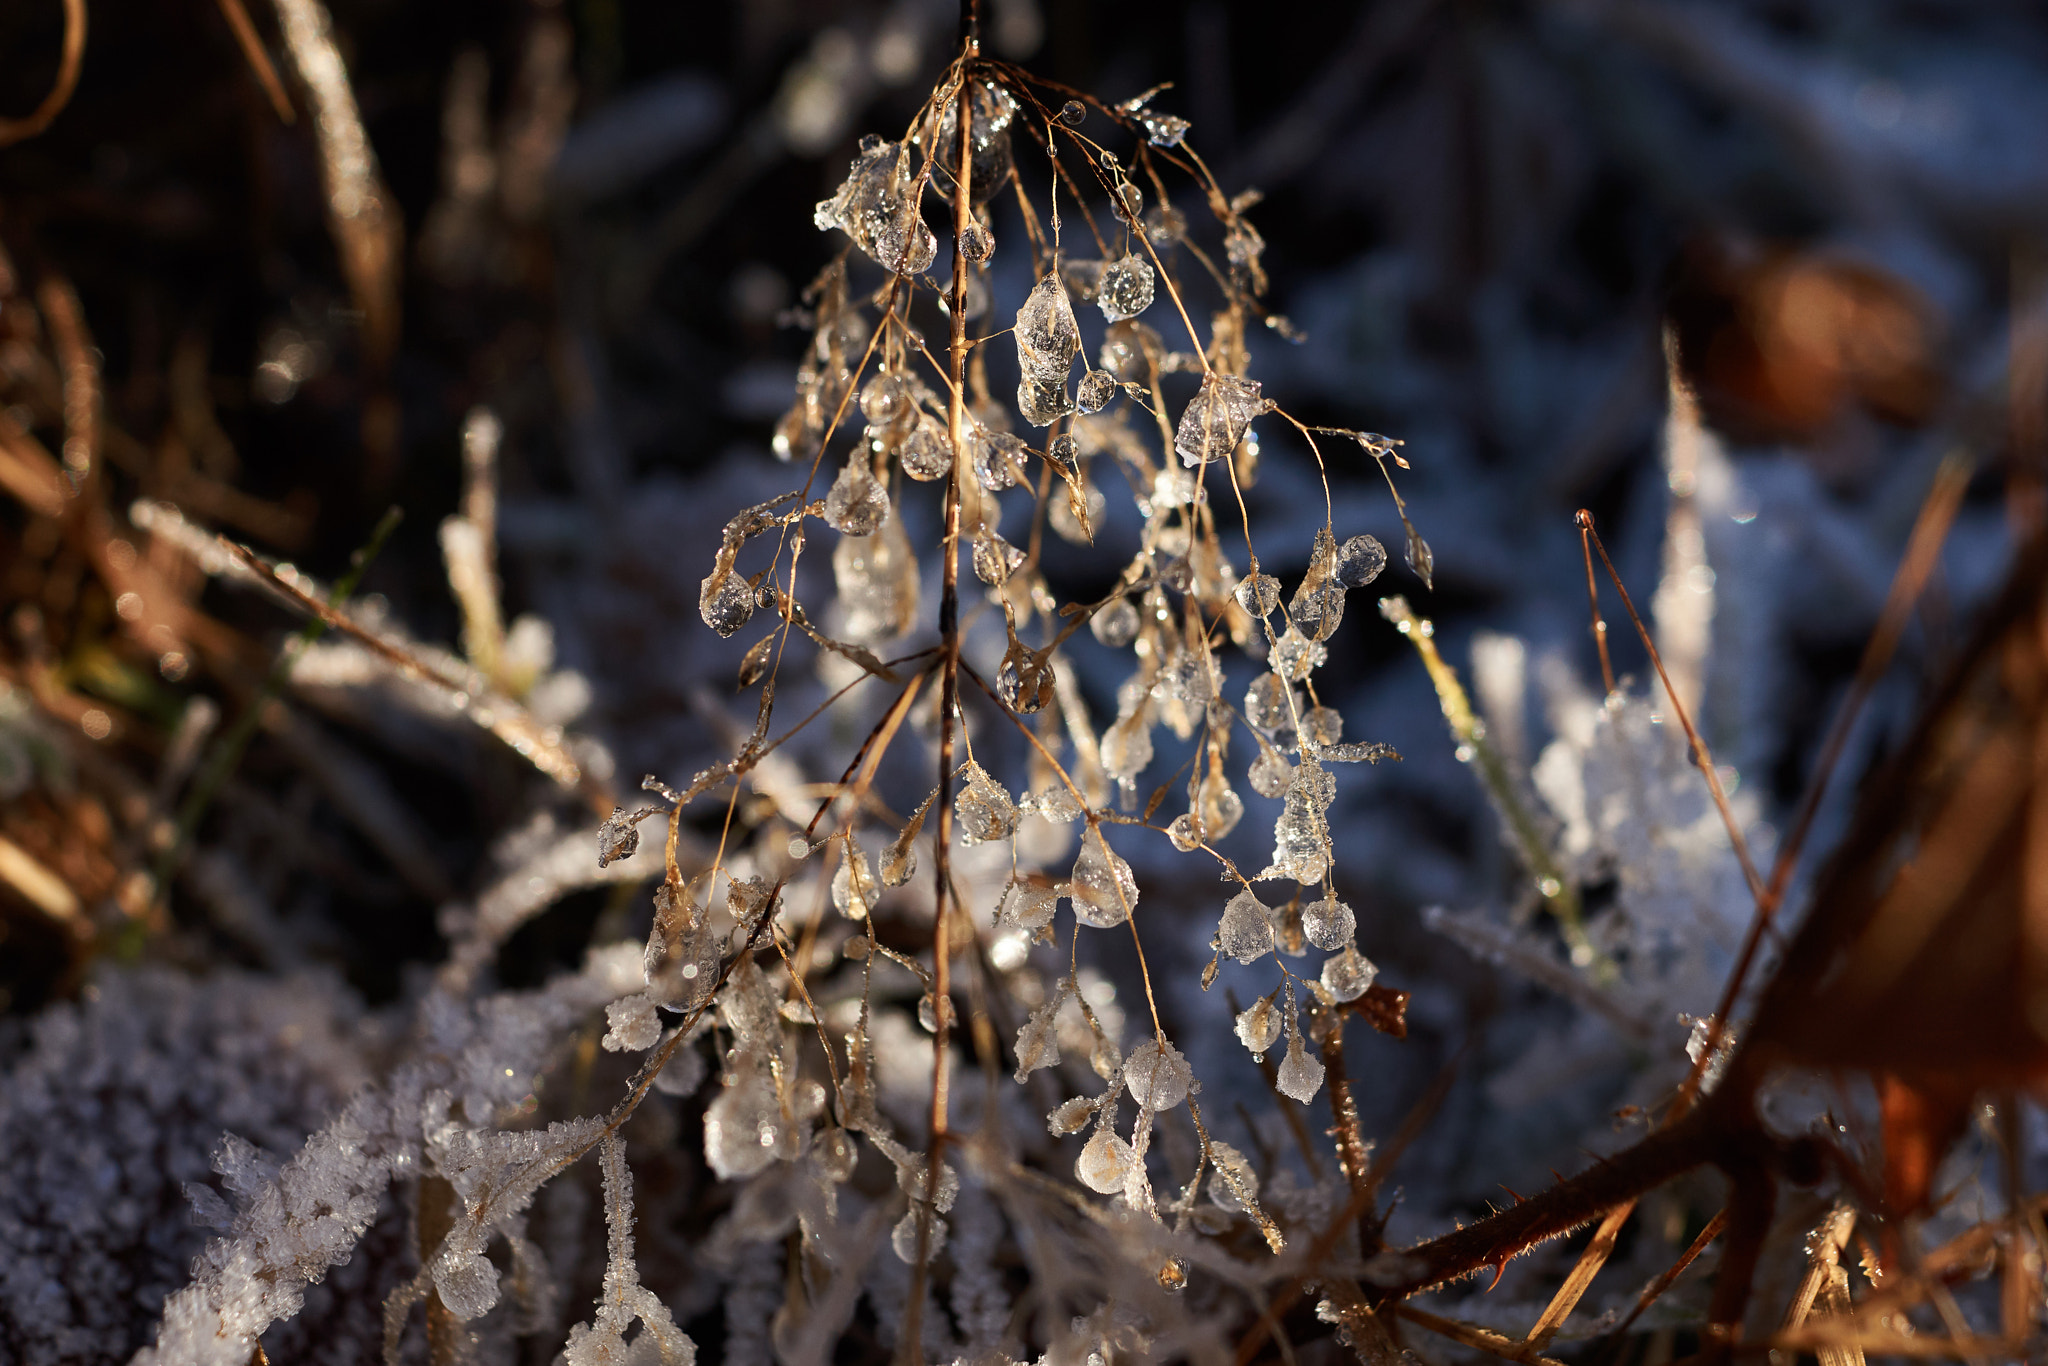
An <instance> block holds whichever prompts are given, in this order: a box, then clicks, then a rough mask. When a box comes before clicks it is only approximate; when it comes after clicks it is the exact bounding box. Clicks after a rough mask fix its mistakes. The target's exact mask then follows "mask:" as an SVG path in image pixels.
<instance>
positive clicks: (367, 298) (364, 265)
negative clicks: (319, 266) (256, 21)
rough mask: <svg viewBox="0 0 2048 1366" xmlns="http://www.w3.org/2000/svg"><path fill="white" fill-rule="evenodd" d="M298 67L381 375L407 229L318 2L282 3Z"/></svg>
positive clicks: (395, 315)
mask: <svg viewBox="0 0 2048 1366" xmlns="http://www.w3.org/2000/svg"><path fill="white" fill-rule="evenodd" d="M276 4H277V16H278V23H279V27H280V28H281V29H282V30H283V31H284V40H285V48H286V50H287V51H288V52H289V53H290V54H291V58H292V65H293V67H294V68H295V69H296V70H297V71H298V74H299V79H300V80H301V81H303V82H304V83H305V86H306V91H307V93H308V94H309V95H310V96H311V98H312V105H313V129H314V133H315V135H316V136H317V137H318V139H319V143H320V170H321V175H322V178H323V180H324V182H325V187H326V191H327V216H328V223H329V226H330V227H331V229H332V230H333V233H334V238H335V245H336V246H337V247H339V248H340V251H341V267H342V273H343V274H344V275H345V276H346V277H347V279H348V286H349V293H350V294H351V295H352V296H353V297H354V299H355V304H356V307H357V308H359V309H361V310H362V314H363V342H364V347H365V349H366V350H367V352H368V354H369V358H370V361H371V364H372V366H373V367H374V368H376V369H379V370H381V369H382V368H383V367H384V365H385V364H386V363H387V362H388V361H389V360H390V357H391V355H392V352H393V351H394V350H395V349H396V347H397V345H398V327H399V271H400V268H401V266H402V265H403V264H404V228H403V225H402V224H401V223H400V220H399V213H398V203H397V201H396V200H394V199H393V198H392V197H391V191H390V190H389V189H388V188H386V186H385V184H384V180H383V177H382V175H381V174H380V173H379V171H378V169H377V154H376V152H375V151H373V150H372V149H371V147H370V138H369V134H368V133H367V132H365V131H364V129H363V116H362V112H361V110H359V109H358V108H357V107H356V96H355V91H354V89H353V88H351V86H350V84H349V78H348V67H347V66H346V64H345V63H344V62H343V61H342V58H341V50H340V48H339V47H337V46H336V45H335V39H334V21H333V19H332V17H331V16H330V15H329V14H328V12H327V7H326V6H325V5H323V4H321V3H320V0H276Z"/></svg>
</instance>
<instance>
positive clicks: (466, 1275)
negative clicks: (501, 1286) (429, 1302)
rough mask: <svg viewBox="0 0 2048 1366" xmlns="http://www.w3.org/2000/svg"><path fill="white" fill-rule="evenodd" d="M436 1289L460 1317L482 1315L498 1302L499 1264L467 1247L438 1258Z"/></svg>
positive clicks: (457, 1316) (448, 1252) (435, 1271)
mask: <svg viewBox="0 0 2048 1366" xmlns="http://www.w3.org/2000/svg"><path fill="white" fill-rule="evenodd" d="M434 1289H435V1291H436V1292H438V1293H439V1295H440V1296H441V1303H442V1304H443V1305H445V1306H446V1307H447V1309H448V1312H449V1313H451V1314H453V1315H454V1316H455V1317H456V1318H458V1319H463V1320H468V1319H474V1318H481V1317H482V1316H483V1315H484V1314H486V1313H488V1312H489V1310H490V1308H491V1306H492V1305H494V1304H496V1303H497V1302H498V1268H496V1267H495V1266H492V1265H491V1263H490V1261H489V1260H488V1259H487V1258H485V1257H483V1256H482V1255H481V1254H479V1253H477V1252H474V1251H471V1250H469V1249H467V1248H464V1249H460V1250H456V1249H452V1248H451V1249H449V1250H448V1251H447V1252H444V1253H443V1254H442V1255H441V1256H439V1257H436V1258H435V1259H434Z"/></svg>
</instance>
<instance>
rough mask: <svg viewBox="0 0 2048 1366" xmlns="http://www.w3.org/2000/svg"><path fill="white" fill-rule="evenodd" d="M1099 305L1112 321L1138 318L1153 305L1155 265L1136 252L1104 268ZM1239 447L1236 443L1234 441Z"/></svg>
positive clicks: (1103, 313)
mask: <svg viewBox="0 0 2048 1366" xmlns="http://www.w3.org/2000/svg"><path fill="white" fill-rule="evenodd" d="M1095 306H1096V307H1097V308H1100V309H1101V310H1102V316H1103V317H1104V318H1106V319H1108V320H1109V321H1110V322H1113V323H1119V322H1123V321H1124V320H1125V319H1127V318H1135V317H1137V316H1138V315H1139V314H1140V313H1143V312H1144V311H1145V310H1146V309H1148V308H1150V307H1151V306H1152V264H1151V262H1149V261H1147V260H1146V259H1145V258H1144V257H1142V256H1139V255H1137V254H1136V253H1132V254H1130V255H1127V256H1125V257H1124V258H1123V259H1121V260H1118V261H1112V262H1110V263H1109V265H1108V266H1106V267H1104V269H1103V272H1102V280H1101V283H1100V284H1099V285H1098V287H1097V289H1096V292H1095ZM1231 444H1232V445H1236V444H1237V443H1236V442H1232V443H1231Z"/></svg>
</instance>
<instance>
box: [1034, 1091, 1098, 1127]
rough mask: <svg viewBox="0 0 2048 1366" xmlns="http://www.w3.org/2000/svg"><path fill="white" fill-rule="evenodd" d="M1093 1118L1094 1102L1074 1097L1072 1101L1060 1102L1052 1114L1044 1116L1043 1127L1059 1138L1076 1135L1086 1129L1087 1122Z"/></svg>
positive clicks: (1087, 1098) (1083, 1097)
mask: <svg viewBox="0 0 2048 1366" xmlns="http://www.w3.org/2000/svg"><path fill="white" fill-rule="evenodd" d="M1093 1118H1095V1102H1094V1101H1093V1100H1092V1099H1090V1098H1089V1097H1087V1096H1075V1097H1074V1098H1073V1099H1072V1100H1066V1101H1061V1102H1060V1104H1059V1105H1058V1106H1056V1107H1055V1108H1054V1109H1053V1112H1052V1113H1051V1114H1049V1115H1047V1116H1046V1118H1045V1127H1046V1128H1047V1129H1049V1130H1051V1131H1052V1132H1053V1133H1054V1134H1057V1135H1059V1136H1061V1137H1064V1136H1066V1135H1067V1134H1078V1133H1080V1132H1081V1130H1083V1129H1085V1128H1087V1127H1088V1121H1089V1120H1091V1119H1093Z"/></svg>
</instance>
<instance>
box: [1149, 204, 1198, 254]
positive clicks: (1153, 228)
mask: <svg viewBox="0 0 2048 1366" xmlns="http://www.w3.org/2000/svg"><path fill="white" fill-rule="evenodd" d="M1145 235H1146V236H1147V237H1149V238H1151V239H1152V245H1153V246H1155V247H1164V246H1167V245H1169V244H1171V243H1174V242H1178V241H1180V239H1181V238H1183V237H1186V236H1187V235H1188V216H1187V215H1186V214H1184V213H1182V212H1181V211H1180V210H1179V209H1176V208H1174V207H1173V205H1171V204H1161V205H1160V206H1159V207H1158V208H1156V209H1154V210H1152V212H1150V213H1148V214H1146V215H1145Z"/></svg>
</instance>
